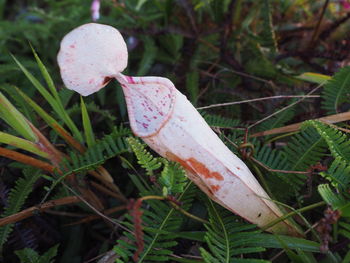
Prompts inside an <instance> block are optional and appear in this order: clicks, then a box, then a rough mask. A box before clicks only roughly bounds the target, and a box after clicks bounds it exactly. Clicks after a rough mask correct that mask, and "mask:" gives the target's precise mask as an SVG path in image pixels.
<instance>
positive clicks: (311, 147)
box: [284, 129, 327, 179]
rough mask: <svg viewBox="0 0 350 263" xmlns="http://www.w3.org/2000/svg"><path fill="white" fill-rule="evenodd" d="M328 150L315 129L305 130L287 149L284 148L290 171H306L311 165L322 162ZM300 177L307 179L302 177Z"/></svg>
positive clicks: (295, 136) (296, 136)
mask: <svg viewBox="0 0 350 263" xmlns="http://www.w3.org/2000/svg"><path fill="white" fill-rule="evenodd" d="M326 149H327V148H326V144H325V142H324V140H323V137H321V136H319V134H318V133H317V132H316V131H315V130H313V129H305V130H303V131H301V132H300V133H298V134H296V135H294V136H293V137H292V138H291V140H290V142H289V143H288V145H287V147H286V148H284V153H285V155H286V158H287V160H288V161H289V164H290V165H289V166H290V167H289V169H290V170H292V171H306V170H307V169H308V168H310V166H311V165H314V164H316V163H317V162H319V161H320V160H321V158H322V157H323V156H324V153H325V152H326ZM293 176H296V175H293ZM299 177H300V178H302V179H304V178H305V176H302V175H301V176H299Z"/></svg>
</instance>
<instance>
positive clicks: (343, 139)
mask: <svg viewBox="0 0 350 263" xmlns="http://www.w3.org/2000/svg"><path fill="white" fill-rule="evenodd" d="M308 126H311V127H313V128H315V129H316V131H317V132H318V133H319V134H320V136H321V137H322V138H323V139H324V140H325V141H326V143H327V144H328V148H329V150H330V151H331V153H332V155H333V157H334V158H341V159H343V160H345V161H347V162H350V140H349V138H348V136H347V135H346V134H344V133H342V132H341V131H339V130H337V129H335V128H333V127H331V126H330V125H328V124H326V123H323V122H321V121H316V120H311V121H306V122H304V123H303V125H302V127H308Z"/></svg>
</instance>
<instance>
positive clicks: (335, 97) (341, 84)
mask: <svg viewBox="0 0 350 263" xmlns="http://www.w3.org/2000/svg"><path fill="white" fill-rule="evenodd" d="M349 93H350V67H344V68H342V69H340V70H339V71H338V72H337V73H336V74H335V75H334V76H333V78H332V79H331V80H329V81H327V83H326V85H325V86H324V89H323V94H322V98H323V101H322V108H323V109H325V110H326V111H327V113H328V114H335V113H338V112H339V109H340V108H341V107H342V105H343V104H344V103H346V102H347V101H348V96H349ZM341 111H344V110H343V109H342V110H341Z"/></svg>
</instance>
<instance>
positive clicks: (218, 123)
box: [201, 112, 239, 128]
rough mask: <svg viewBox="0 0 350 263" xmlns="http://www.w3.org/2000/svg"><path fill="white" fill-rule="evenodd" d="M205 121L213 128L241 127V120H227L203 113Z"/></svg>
mask: <svg viewBox="0 0 350 263" xmlns="http://www.w3.org/2000/svg"><path fill="white" fill-rule="evenodd" d="M201 114H202V116H203V118H204V119H205V121H206V122H207V123H208V124H209V126H213V127H221V128H233V127H237V126H239V120H236V119H231V118H225V117H222V116H218V115H214V114H208V113H205V112H202V113H201Z"/></svg>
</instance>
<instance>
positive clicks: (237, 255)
mask: <svg viewBox="0 0 350 263" xmlns="http://www.w3.org/2000/svg"><path fill="white" fill-rule="evenodd" d="M208 207H209V222H210V224H208V225H206V228H207V230H208V231H207V232H206V235H205V241H206V243H207V245H208V248H209V250H210V252H208V251H207V250H206V249H204V248H200V251H201V254H202V257H203V259H204V261H205V262H207V263H214V262H215V263H216V262H217V263H229V262H240V261H242V262H268V261H265V260H257V259H252V260H251V259H250V260H247V259H243V258H242V255H243V254H249V253H257V252H262V251H265V248H263V247H260V246H255V245H251V244H254V242H255V237H256V236H258V235H259V234H260V231H259V230H258V231H256V230H255V229H256V226H254V225H250V224H244V223H240V222H237V218H236V217H235V216H234V215H233V214H232V213H231V212H230V211H228V210H226V209H224V208H221V207H219V206H217V205H216V204H213V202H212V201H209V206H208Z"/></svg>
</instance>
